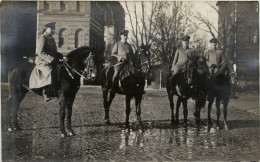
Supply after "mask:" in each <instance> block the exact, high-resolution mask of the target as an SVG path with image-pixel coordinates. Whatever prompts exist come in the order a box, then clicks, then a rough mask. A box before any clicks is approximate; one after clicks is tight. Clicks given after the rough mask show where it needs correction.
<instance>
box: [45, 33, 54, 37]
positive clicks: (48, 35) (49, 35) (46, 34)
mask: <svg viewBox="0 0 260 162" xmlns="http://www.w3.org/2000/svg"><path fill="white" fill-rule="evenodd" d="M43 36H45V37H47V38H51V37H52V35H51V34H48V33H44V34H43Z"/></svg>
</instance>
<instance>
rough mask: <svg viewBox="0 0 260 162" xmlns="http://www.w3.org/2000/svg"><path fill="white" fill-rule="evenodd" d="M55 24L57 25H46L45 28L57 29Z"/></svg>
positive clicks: (52, 23)
mask: <svg viewBox="0 0 260 162" xmlns="http://www.w3.org/2000/svg"><path fill="white" fill-rule="evenodd" d="M55 24H56V22H51V23H48V24H46V25H45V27H46V28H51V29H55Z"/></svg>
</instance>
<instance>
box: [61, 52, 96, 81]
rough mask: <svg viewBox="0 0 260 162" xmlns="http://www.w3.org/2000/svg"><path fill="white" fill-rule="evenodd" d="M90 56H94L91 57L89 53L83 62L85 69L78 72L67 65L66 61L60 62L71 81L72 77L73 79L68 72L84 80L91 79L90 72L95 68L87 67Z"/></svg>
mask: <svg viewBox="0 0 260 162" xmlns="http://www.w3.org/2000/svg"><path fill="white" fill-rule="evenodd" d="M91 56H92V57H93V56H94V55H92V54H91V52H90V54H89V56H88V57H87V58H86V59H85V61H84V63H85V64H86V68H85V69H84V70H78V69H76V68H73V67H71V66H70V65H69V64H68V63H67V61H65V60H62V62H63V66H64V67H65V69H66V71H67V72H68V74H69V76H70V77H71V79H74V77H73V75H72V73H71V72H70V70H72V71H73V72H75V73H76V74H77V75H79V76H80V77H84V78H86V77H85V76H88V77H87V78H86V79H88V78H91V72H92V70H93V69H94V70H95V68H92V67H89V61H90V57H91ZM69 69H70V70H69Z"/></svg>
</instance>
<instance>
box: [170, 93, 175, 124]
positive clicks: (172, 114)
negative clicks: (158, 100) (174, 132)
mask: <svg viewBox="0 0 260 162" xmlns="http://www.w3.org/2000/svg"><path fill="white" fill-rule="evenodd" d="M168 98H169V101H170V108H171V118H172V123H174V122H175V121H174V102H173V95H172V94H170V92H168Z"/></svg>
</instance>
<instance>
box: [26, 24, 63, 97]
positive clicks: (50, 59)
mask: <svg viewBox="0 0 260 162" xmlns="http://www.w3.org/2000/svg"><path fill="white" fill-rule="evenodd" d="M55 24H56V23H55V22H52V23H48V24H46V25H45V29H44V31H43V35H42V36H41V37H40V38H39V41H38V48H37V55H36V58H35V64H36V67H35V69H34V70H33V72H32V75H34V77H33V78H35V80H32V75H31V77H30V89H32V88H43V91H42V95H43V99H44V100H45V101H48V100H50V98H48V96H47V90H49V88H50V87H51V85H53V84H55V82H56V81H57V76H55V75H54V73H53V69H55V67H56V65H57V63H58V62H59V59H62V58H63V55H62V54H60V53H58V52H57V46H56V42H55V40H54V38H53V37H52V35H53V34H54V33H55Z"/></svg>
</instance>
